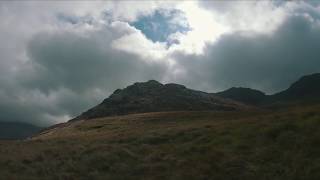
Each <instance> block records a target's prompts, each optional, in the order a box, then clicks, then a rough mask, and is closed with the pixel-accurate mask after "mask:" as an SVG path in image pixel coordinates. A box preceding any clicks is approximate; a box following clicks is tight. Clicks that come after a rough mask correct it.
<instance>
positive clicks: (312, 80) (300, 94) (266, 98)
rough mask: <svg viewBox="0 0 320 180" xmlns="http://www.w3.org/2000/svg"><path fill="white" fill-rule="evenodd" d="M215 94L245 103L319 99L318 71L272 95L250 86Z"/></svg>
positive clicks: (281, 102) (267, 104)
mask: <svg viewBox="0 0 320 180" xmlns="http://www.w3.org/2000/svg"><path fill="white" fill-rule="evenodd" d="M215 95H217V96H219V97H223V98H228V99H231V100H234V101H239V102H242V103H245V104H250V105H258V106H270V105H272V106H273V105H275V104H281V105H286V104H288V103H289V104H290V103H291V104H292V103H295V102H311V101H314V102H318V101H320V73H316V74H311V75H307V76H303V77H302V78H300V79H299V80H298V81H296V82H294V83H293V84H292V85H291V86H290V87H289V88H288V89H286V90H284V91H281V92H279V93H276V94H273V95H265V94H264V93H263V92H261V91H258V90H254V89H250V88H230V89H228V90H226V91H222V92H218V93H215Z"/></svg>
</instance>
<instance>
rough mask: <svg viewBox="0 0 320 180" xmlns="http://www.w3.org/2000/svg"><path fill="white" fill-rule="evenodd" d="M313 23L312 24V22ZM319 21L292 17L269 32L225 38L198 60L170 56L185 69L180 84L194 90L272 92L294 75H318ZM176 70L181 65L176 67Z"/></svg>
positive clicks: (292, 78)
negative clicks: (199, 82) (258, 90)
mask: <svg viewBox="0 0 320 180" xmlns="http://www.w3.org/2000/svg"><path fill="white" fill-rule="evenodd" d="M315 21H316V23H315ZM319 37H320V26H319V20H314V19H312V18H310V17H309V16H305V15H304V14H301V15H293V16H291V17H290V18H288V19H286V20H285V22H284V23H283V24H282V25H281V26H280V27H279V28H278V29H277V30H276V31H275V32H274V33H273V34H272V35H266V34H259V33H258V34H251V33H250V34H248V32H243V31H240V32H236V33H232V34H226V35H224V36H223V37H221V38H220V40H219V42H217V43H215V44H212V45H209V46H207V48H206V53H205V54H204V55H201V56H197V55H192V56H188V55H184V54H181V53H177V54H175V56H176V57H175V58H176V59H177V61H178V62H179V63H178V64H179V65H178V66H177V68H180V69H184V71H185V72H184V75H182V76H181V79H177V81H179V82H184V83H185V84H190V86H192V87H194V88H196V87H198V88H199V84H198V83H197V84H195V83H194V82H196V81H198V80H199V79H201V80H202V84H200V85H201V88H203V89H206V90H216V91H217V90H223V89H226V88H230V87H232V86H244V87H251V88H256V89H260V90H263V91H265V92H267V93H273V92H276V91H280V90H283V89H285V88H287V87H288V86H289V84H290V83H292V82H294V81H295V80H297V79H298V78H299V77H301V76H303V75H306V74H310V73H314V72H320V61H319V57H320V52H319V51H318V47H319V46H320V39H319ZM179 66H180V67H179Z"/></svg>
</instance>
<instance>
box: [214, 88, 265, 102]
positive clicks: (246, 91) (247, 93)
mask: <svg viewBox="0 0 320 180" xmlns="http://www.w3.org/2000/svg"><path fill="white" fill-rule="evenodd" d="M215 95H216V96H219V97H223V98H228V99H232V100H235V101H238V102H242V103H245V104H251V105H259V104H260V103H261V102H263V101H265V100H266V99H267V96H266V95H265V93H263V92H261V91H258V90H255V89H250V88H241V87H233V88H230V89H227V90H225V91H222V92H218V93H215Z"/></svg>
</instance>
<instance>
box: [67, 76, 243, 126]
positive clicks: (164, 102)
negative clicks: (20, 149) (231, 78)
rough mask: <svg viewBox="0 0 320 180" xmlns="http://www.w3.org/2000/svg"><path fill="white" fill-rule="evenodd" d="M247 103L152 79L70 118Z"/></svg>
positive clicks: (238, 106)
mask: <svg viewBox="0 0 320 180" xmlns="http://www.w3.org/2000/svg"><path fill="white" fill-rule="evenodd" d="M245 108H248V107H247V106H245V105H243V104H241V103H237V102H234V101H232V100H226V99H224V98H221V97H218V96H216V95H214V94H210V93H205V92H201V91H195V90H191V89H188V88H186V87H185V86H182V85H178V84H161V83H159V82H157V81H155V80H150V81H148V82H143V83H135V84H133V85H131V86H128V87H127V88H125V89H123V90H121V89H117V90H116V91H114V93H113V94H112V95H111V96H110V97H109V98H107V99H105V100H104V101H103V102H102V103H101V104H99V105H97V106H96V107H94V108H92V109H89V110H88V111H87V112H84V113H82V114H81V115H80V116H78V117H76V118H75V119H73V120H79V119H91V118H98V117H105V116H114V115H125V114H133V113H143V112H159V111H196V110H219V111H232V110H240V109H245Z"/></svg>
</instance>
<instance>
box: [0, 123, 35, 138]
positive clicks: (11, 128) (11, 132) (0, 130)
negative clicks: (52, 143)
mask: <svg viewBox="0 0 320 180" xmlns="http://www.w3.org/2000/svg"><path fill="white" fill-rule="evenodd" d="M40 130H41V128H40V127H37V126H34V125H31V124H27V123H19V122H0V139H24V138H27V137H30V136H32V135H34V134H36V133H37V132H39V131H40Z"/></svg>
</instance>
